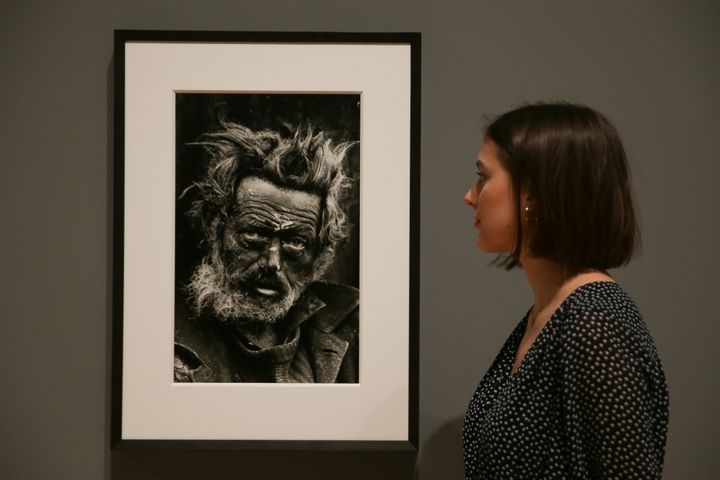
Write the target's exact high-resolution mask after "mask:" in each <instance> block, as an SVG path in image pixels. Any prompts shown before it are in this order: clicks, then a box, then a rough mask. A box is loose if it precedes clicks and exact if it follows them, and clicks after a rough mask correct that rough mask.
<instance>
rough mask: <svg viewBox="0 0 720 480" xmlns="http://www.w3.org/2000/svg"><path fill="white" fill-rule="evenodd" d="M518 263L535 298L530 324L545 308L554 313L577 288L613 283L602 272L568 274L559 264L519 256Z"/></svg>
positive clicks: (610, 278)
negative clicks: (599, 282) (599, 283)
mask: <svg viewBox="0 0 720 480" xmlns="http://www.w3.org/2000/svg"><path fill="white" fill-rule="evenodd" d="M520 263H521V264H522V266H523V269H524V270H525V275H526V276H527V279H528V283H529V284H530V288H532V291H533V295H534V297H535V302H534V304H533V312H532V313H533V314H532V316H531V317H532V318H531V323H532V321H534V319H535V318H537V315H538V314H539V313H540V312H542V311H543V310H545V309H546V308H548V307H550V309H551V310H553V311H554V310H555V309H556V308H557V307H559V306H560V304H561V303H562V301H563V300H565V298H567V296H568V295H570V293H572V291H573V290H575V289H576V288H577V287H579V286H581V285H584V284H586V283H589V282H594V281H599V280H606V281H614V280H613V278H612V277H611V276H610V275H609V274H608V273H607V272H606V271H604V270H583V271H581V272H578V273H570V272H569V271H568V269H567V268H566V267H565V266H564V265H563V264H561V263H558V262H555V261H552V260H547V259H544V258H534V257H530V256H529V255H521V257H520Z"/></svg>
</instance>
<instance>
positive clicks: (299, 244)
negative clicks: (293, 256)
mask: <svg viewBox="0 0 720 480" xmlns="http://www.w3.org/2000/svg"><path fill="white" fill-rule="evenodd" d="M283 247H285V248H287V249H288V250H290V251H293V252H301V251H303V250H305V242H304V241H302V240H285V241H284V242H283Z"/></svg>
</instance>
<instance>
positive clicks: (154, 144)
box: [112, 30, 420, 449]
mask: <svg viewBox="0 0 720 480" xmlns="http://www.w3.org/2000/svg"><path fill="white" fill-rule="evenodd" d="M115 40H116V43H115V47H116V50H115V57H114V58H115V61H116V63H115V71H114V82H115V83H114V85H115V95H114V101H115V103H114V106H115V113H116V115H115V119H114V122H113V124H114V147H115V152H114V159H115V163H114V194H115V196H114V205H115V210H114V223H113V240H114V244H113V265H114V267H115V269H114V271H113V287H114V288H113V306H114V310H113V333H112V342H113V362H112V365H113V367H112V368H113V389H112V392H113V401H112V405H113V428H112V442H113V445H114V446H116V447H118V448H145V447H146V446H153V447H159V446H165V447H167V448H186V447H193V448H194V447H195V446H198V445H207V446H211V447H212V448H216V447H217V448H226V447H229V448H256V447H258V446H262V447H263V448H265V447H266V446H267V445H270V443H268V442H273V443H272V445H275V447H276V448H286V447H287V448H296V447H298V446H302V448H307V447H312V448H327V447H331V448H336V447H337V446H338V445H344V446H346V447H352V448H369V447H372V448H391V449H395V448H401V449H403V448H409V446H410V445H414V444H416V443H417V432H418V430H417V418H418V402H417V385H418V383H417V375H418V363H417V360H418V356H417V352H418V325H417V318H418V316H417V313H418V305H419V293H418V292H419V282H420V276H419V261H418V253H419V217H420V209H419V205H420V204H419V192H420V171H419V150H420V135H419V131H420V129H419V125H420V122H419V116H420V108H419V105H420V103H419V102H420V90H419V77H420V68H419V58H420V52H419V42H420V36H419V34H414V33H413V34H395V33H354V34H345V33H322V34H319V33H313V32H194V31H191V32H172V31H157V30H152V31H130V30H119V31H116V38H115ZM179 418H182V419H183V421H182V422H179V421H178V419H179ZM329 420H332V421H329ZM196 442H202V443H196ZM206 442H207V443H206ZM276 442H277V443H276ZM368 442H371V443H368Z"/></svg>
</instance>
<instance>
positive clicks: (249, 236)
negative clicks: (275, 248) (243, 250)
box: [240, 232, 265, 243]
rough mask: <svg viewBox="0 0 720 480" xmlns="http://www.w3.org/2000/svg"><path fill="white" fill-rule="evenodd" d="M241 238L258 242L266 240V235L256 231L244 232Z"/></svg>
mask: <svg viewBox="0 0 720 480" xmlns="http://www.w3.org/2000/svg"><path fill="white" fill-rule="evenodd" d="M240 238H241V239H242V240H243V241H245V242H250V243H258V242H262V241H264V240H265V237H263V236H262V235H260V234H259V233H256V232H242V233H241V234H240Z"/></svg>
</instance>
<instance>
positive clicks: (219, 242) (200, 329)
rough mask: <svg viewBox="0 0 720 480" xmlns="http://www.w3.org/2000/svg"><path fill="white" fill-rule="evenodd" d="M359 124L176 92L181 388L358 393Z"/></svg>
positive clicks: (301, 106)
mask: <svg viewBox="0 0 720 480" xmlns="http://www.w3.org/2000/svg"><path fill="white" fill-rule="evenodd" d="M360 114H361V111H360V95H359V94H306V93H261V94H257V93H225V94H216V93H195V92H193V93H182V92H178V93H176V194H177V197H176V202H177V203H176V212H175V228H176V244H175V292H176V293H175V295H176V296H175V339H174V341H175V346H174V374H173V376H174V377H173V380H174V381H175V382H252V383H266V382H269V383H357V382H358V357H359V342H360V334H359V325H358V320H359V315H358V309H359V294H360V292H359V229H360V225H359V218H360V217H359V206H360V205H359V188H360V184H359V180H360V175H359V173H360V155H359V153H360Z"/></svg>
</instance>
